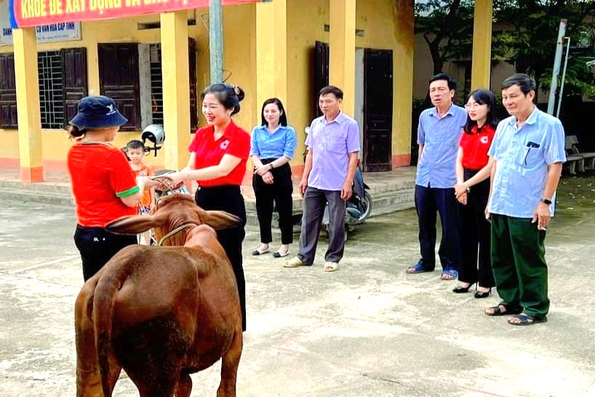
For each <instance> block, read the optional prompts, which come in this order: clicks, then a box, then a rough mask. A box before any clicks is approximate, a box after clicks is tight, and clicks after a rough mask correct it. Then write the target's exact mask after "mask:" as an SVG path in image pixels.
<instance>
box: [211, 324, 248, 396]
mask: <svg viewBox="0 0 595 397" xmlns="http://www.w3.org/2000/svg"><path fill="white" fill-rule="evenodd" d="M242 338H243V335H242V332H241V331H236V333H235V335H234V337H233V341H232V343H231V346H230V348H229V350H228V351H227V352H226V353H225V354H224V355H223V357H222V360H221V383H220V384H219V389H217V397H235V396H236V378H237V375H238V366H239V365H240V357H241V356H242V346H243V339H242Z"/></svg>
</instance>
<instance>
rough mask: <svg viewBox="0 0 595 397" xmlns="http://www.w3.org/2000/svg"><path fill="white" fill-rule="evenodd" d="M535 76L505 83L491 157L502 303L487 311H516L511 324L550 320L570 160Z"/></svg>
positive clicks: (490, 205) (490, 313) (492, 212)
mask: <svg viewBox="0 0 595 397" xmlns="http://www.w3.org/2000/svg"><path fill="white" fill-rule="evenodd" d="M535 89H536V88H535V81H534V80H533V79H531V78H530V77H529V76H528V75H526V74H520V73H518V74H514V75H512V76H510V77H508V78H507V79H506V80H504V82H503V83H502V103H503V105H504V107H505V108H506V110H507V111H508V113H509V114H510V115H511V117H509V118H507V119H505V120H503V121H502V122H500V124H499V125H498V128H497V130H496V135H495V137H494V141H493V143H492V146H491V148H490V151H489V152H488V154H489V155H490V156H491V157H492V158H493V159H494V160H495V161H494V167H493V168H492V181H493V182H492V188H491V191H490V200H489V202H488V214H487V215H488V216H489V217H490V218H491V222H492V227H491V228H492V254H491V259H492V268H493V270H494V278H495V280H496V286H497V288H498V294H499V295H500V298H501V299H502V302H501V303H500V304H499V305H498V306H494V307H490V308H488V309H487V310H486V314H487V315H488V316H499V315H504V314H516V315H514V316H512V317H510V318H509V319H508V323H509V324H512V325H530V324H535V323H540V322H545V321H547V317H546V315H547V313H548V311H549V306H550V301H549V299H548V295H547V292H548V282H547V264H546V262H545V245H544V240H545V234H546V231H545V230H546V226H547V225H548V224H549V222H550V219H551V217H552V216H553V214H554V201H555V197H554V194H555V191H556V187H557V186H558V182H559V181H560V175H561V173H562V163H563V162H564V161H566V152H565V150H564V140H565V137H564V129H563V127H562V123H560V120H558V119H556V118H555V117H552V116H550V115H548V114H546V113H544V112H542V111H540V110H539V109H537V107H536V106H535V105H534V103H533V99H534V98H535Z"/></svg>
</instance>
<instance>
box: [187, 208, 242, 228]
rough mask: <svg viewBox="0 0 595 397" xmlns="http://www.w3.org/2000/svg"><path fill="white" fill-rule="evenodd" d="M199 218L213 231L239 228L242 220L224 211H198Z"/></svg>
mask: <svg viewBox="0 0 595 397" xmlns="http://www.w3.org/2000/svg"><path fill="white" fill-rule="evenodd" d="M199 210H200V212H199V214H198V215H199V217H200V219H201V221H202V223H204V224H205V225H209V226H210V227H212V228H213V229H215V230H221V229H227V228H230V227H234V226H239V225H240V224H241V223H242V220H241V219H240V218H238V217H237V216H235V215H232V214H230V213H229V212H225V211H205V210H203V209H199Z"/></svg>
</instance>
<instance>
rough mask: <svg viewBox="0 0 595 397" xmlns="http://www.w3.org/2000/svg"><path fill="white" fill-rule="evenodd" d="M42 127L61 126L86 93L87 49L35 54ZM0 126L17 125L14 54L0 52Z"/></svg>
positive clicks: (69, 49) (9, 126) (72, 114)
mask: <svg viewBox="0 0 595 397" xmlns="http://www.w3.org/2000/svg"><path fill="white" fill-rule="evenodd" d="M37 68H38V80H39V102H40V112H41V114H40V116H41V127H42V128H63V127H64V125H65V124H66V122H67V121H68V120H69V119H70V118H72V117H73V116H74V115H75V114H76V103H77V102H78V101H79V100H80V99H81V98H82V97H84V96H85V95H87V52H86V49H85V48H68V49H62V50H59V51H46V52H39V53H38V54H37ZM0 76H2V78H1V80H0V127H2V128H18V118H17V98H16V83H15V77H14V54H12V53H11V54H1V55H0Z"/></svg>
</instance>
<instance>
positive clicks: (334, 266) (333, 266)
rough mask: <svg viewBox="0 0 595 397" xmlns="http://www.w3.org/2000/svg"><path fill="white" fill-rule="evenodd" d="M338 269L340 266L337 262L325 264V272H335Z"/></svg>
mask: <svg viewBox="0 0 595 397" xmlns="http://www.w3.org/2000/svg"><path fill="white" fill-rule="evenodd" d="M338 268H339V264H338V263H337V262H324V271H325V272H327V273H331V272H334V271H336V270H337V269H338Z"/></svg>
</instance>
